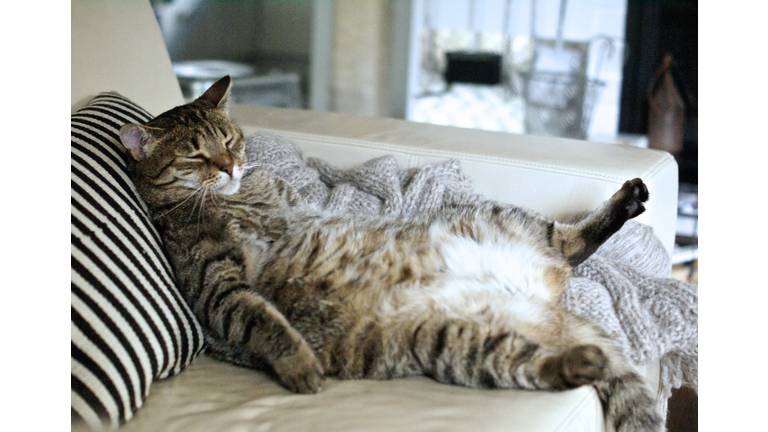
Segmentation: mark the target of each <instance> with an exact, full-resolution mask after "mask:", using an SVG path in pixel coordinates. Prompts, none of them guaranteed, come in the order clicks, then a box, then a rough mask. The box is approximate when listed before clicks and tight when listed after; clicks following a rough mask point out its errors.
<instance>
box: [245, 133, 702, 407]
mask: <svg viewBox="0 0 768 432" xmlns="http://www.w3.org/2000/svg"><path fill="white" fill-rule="evenodd" d="M246 139H247V140H248V141H249V145H248V147H247V148H249V149H250V152H251V154H249V156H250V160H251V161H255V164H256V165H257V166H259V167H260V168H262V169H266V170H268V171H270V172H272V173H273V174H275V175H277V176H280V177H282V178H283V179H285V180H286V181H287V182H288V183H290V184H291V185H292V186H293V187H295V188H296V189H297V190H298V191H299V193H300V194H301V195H302V196H303V197H304V198H305V199H306V200H307V201H308V202H309V203H310V204H311V205H313V206H316V207H318V208H322V209H327V210H332V211H342V212H347V213H349V212H353V213H365V214H381V215H388V216H394V217H409V216H416V215H419V214H427V213H429V212H433V211H436V210H438V209H440V208H441V207H442V206H444V205H446V204H453V203H471V202H477V201H479V200H482V199H483V197H482V196H480V195H479V194H476V193H474V192H473V189H474V187H473V183H472V180H471V179H470V178H469V177H468V176H467V175H465V174H464V173H463V172H462V170H461V166H460V163H459V162H458V161H456V160H447V161H445V162H442V163H438V164H434V165H426V166H423V167H420V168H412V169H401V168H400V167H399V166H398V164H397V162H396V161H395V159H394V157H392V156H384V157H380V158H377V159H373V160H370V161H368V162H366V163H364V164H363V165H361V166H359V167H357V168H353V169H347V170H344V169H339V168H335V167H334V166H332V165H331V164H330V163H328V162H326V161H324V160H321V159H316V158H307V157H306V156H305V155H304V153H303V152H302V151H301V150H300V149H299V148H298V147H297V146H296V145H295V144H294V143H293V142H291V141H290V140H289V139H288V138H286V137H283V136H281V135H277V134H273V133H268V132H258V133H255V134H253V135H250V136H248V137H246ZM669 269H670V259H669V256H668V254H667V252H666V250H665V249H664V247H663V245H662V244H661V242H660V241H659V240H658V238H656V236H655V235H654V234H653V229H652V228H650V227H648V226H645V225H642V224H640V223H638V222H635V221H629V222H627V223H626V224H625V225H624V227H623V228H622V229H621V230H619V232H617V233H616V234H614V235H613V236H612V237H611V238H610V239H609V240H608V241H607V242H606V243H605V244H603V245H602V246H601V247H600V248H599V249H598V250H597V252H596V253H595V254H593V255H592V256H591V257H590V258H589V259H587V260H586V261H585V262H583V263H582V264H581V265H579V266H578V267H577V268H576V269H575V270H574V277H572V278H571V280H570V282H569V284H568V286H567V288H566V291H565V293H564V294H563V296H562V298H561V302H562V305H563V306H564V307H565V308H566V309H567V310H570V311H572V312H574V313H577V314H581V315H586V316H589V317H591V318H593V319H594V320H595V321H597V322H598V323H600V324H601V325H602V327H603V328H604V329H605V330H606V331H607V332H608V333H610V334H611V335H613V336H614V337H615V338H616V339H617V340H618V341H619V342H620V343H621V344H622V345H623V347H624V350H625V352H626V354H627V355H628V356H629V357H630V358H631V359H632V360H633V361H634V362H635V363H636V364H638V365H644V364H647V363H650V362H652V361H654V360H659V362H660V364H661V376H660V391H659V395H658V397H659V400H658V402H659V406H660V408H661V412H662V413H666V407H667V399H668V398H669V396H670V395H671V392H672V389H674V388H678V387H680V386H682V385H689V386H692V387H693V388H698V346H699V345H698V286H697V285H693V284H689V283H685V282H682V281H678V280H675V279H671V278H668V277H667V276H668V275H669Z"/></svg>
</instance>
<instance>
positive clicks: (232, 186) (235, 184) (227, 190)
mask: <svg viewBox="0 0 768 432" xmlns="http://www.w3.org/2000/svg"><path fill="white" fill-rule="evenodd" d="M238 190H240V180H237V179H232V180H230V181H228V182H227V183H226V184H225V185H223V186H221V187H220V188H218V189H216V192H217V193H220V194H222V195H232V194H234V193H236V192H237V191H238Z"/></svg>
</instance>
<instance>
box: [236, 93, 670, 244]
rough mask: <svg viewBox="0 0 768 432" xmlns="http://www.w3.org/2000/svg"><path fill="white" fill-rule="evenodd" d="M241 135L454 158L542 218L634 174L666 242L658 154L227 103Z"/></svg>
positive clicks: (592, 201)
mask: <svg viewBox="0 0 768 432" xmlns="http://www.w3.org/2000/svg"><path fill="white" fill-rule="evenodd" d="M231 113H232V115H233V117H234V118H235V119H237V121H238V122H239V124H240V126H241V127H242V128H243V130H244V132H245V133H246V134H247V133H252V132H254V131H256V130H258V129H266V130H271V131H274V132H277V133H280V134H283V135H285V136H288V137H289V138H291V139H292V140H293V141H294V142H295V143H296V144H297V145H299V147H301V148H302V150H304V152H305V153H306V154H307V155H308V156H313V157H319V158H322V159H325V160H327V161H329V162H331V163H333V164H335V165H338V166H354V165H357V164H360V163H362V162H364V161H366V160H369V159H372V158H375V157H379V156H382V155H386V154H391V155H394V156H395V157H396V158H397V160H398V163H399V164H400V165H401V167H403V168H408V167H416V166H421V165H425V164H429V163H434V162H440V161H443V160H445V159H448V158H455V159H459V160H460V161H461V163H462V167H463V169H464V170H465V172H466V173H467V174H468V175H469V176H470V177H471V178H472V179H473V180H474V182H475V187H476V190H477V192H479V193H482V194H484V195H485V196H487V197H488V198H492V199H496V200H500V201H504V202H509V203H513V204H516V205H520V206H524V207H528V208H532V209H534V210H537V211H539V212H541V213H543V214H546V215H549V216H562V215H566V214H569V213H573V212H578V211H583V210H590V209H593V208H595V207H596V206H597V205H599V204H600V203H601V202H603V201H605V200H606V199H607V198H608V197H610V196H611V195H612V194H613V193H614V192H615V191H617V190H618V189H619V187H621V185H622V184H623V183H624V181H626V180H628V179H631V178H635V177H639V178H642V179H643V181H645V183H646V184H647V185H648V189H649V190H650V194H651V198H650V200H649V202H648V203H647V205H646V208H647V211H646V212H645V213H644V214H642V215H641V216H640V217H638V221H640V222H642V223H645V224H648V225H650V226H652V227H653V228H654V231H655V232H656V235H657V236H658V237H659V238H660V239H661V241H662V242H663V244H664V246H665V247H666V248H667V251H668V252H670V253H671V251H672V247H673V244H674V236H675V224H676V215H677V186H678V184H677V183H678V181H677V164H676V163H675V160H674V158H673V157H672V156H671V155H670V154H668V153H666V152H662V151H658V150H649V149H641V148H636V147H632V146H627V145H619V144H603V143H593V142H587V141H577V140H569V139H559V138H550V137H538V136H529V135H518V134H510V133H501V132H489V131H482V130H477V129H463V128H455V127H447V126H438V125H429V124H422V123H414V122H408V121H404V120H395V119H382V118H369V117H358V116H350V115H344V114H335V113H326V112H316V111H304V110H291V109H281V108H271V107H258V106H249V105H238V104H234V105H233V106H232V108H231Z"/></svg>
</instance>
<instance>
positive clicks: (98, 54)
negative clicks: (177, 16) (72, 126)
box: [71, 0, 184, 115]
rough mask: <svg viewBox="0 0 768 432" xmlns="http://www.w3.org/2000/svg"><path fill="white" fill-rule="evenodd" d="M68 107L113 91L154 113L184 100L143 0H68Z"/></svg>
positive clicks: (159, 34) (151, 11)
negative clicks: (70, 32)
mask: <svg viewBox="0 0 768 432" xmlns="http://www.w3.org/2000/svg"><path fill="white" fill-rule="evenodd" d="M71 5H72V86H71V92H72V94H71V96H72V100H71V102H72V112H75V111H76V110H78V109H79V108H81V107H82V106H83V105H84V104H85V103H87V102H88V101H89V100H90V99H91V98H92V97H93V96H95V95H96V94H98V93H100V92H104V91H116V92H118V93H120V94H122V95H123V96H126V97H128V98H130V99H132V100H133V101H134V102H136V103H137V104H139V105H140V106H142V107H144V108H145V109H146V110H148V111H149V112H150V113H151V114H153V115H157V114H160V113H161V112H163V111H165V110H167V109H170V108H173V107H174V106H177V105H181V104H183V103H184V98H183V97H182V95H181V89H180V87H179V84H178V81H177V80H176V76H175V74H174V73H173V67H172V66H171V59H170V57H169V55H168V51H167V49H166V47H165V42H164V41H163V37H162V34H161V33H160V26H159V25H158V23H157V19H156V18H155V14H154V12H153V10H152V7H151V6H150V4H149V0H119V1H114V0H109V1H105V0H72V2H71Z"/></svg>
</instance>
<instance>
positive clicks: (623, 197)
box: [616, 178, 649, 220]
mask: <svg viewBox="0 0 768 432" xmlns="http://www.w3.org/2000/svg"><path fill="white" fill-rule="evenodd" d="M648 197H649V194H648V187H647V186H646V185H645V183H643V181H642V180H640V179H639V178H636V179H632V180H627V181H626V182H624V184H623V185H622V186H621V189H620V190H619V191H618V192H617V193H616V198H617V199H618V203H617V207H620V208H621V209H622V210H623V211H626V218H627V220H629V219H632V218H634V217H637V216H639V215H640V214H642V213H643V212H644V211H645V206H644V205H643V203H645V202H646V201H648Z"/></svg>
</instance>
